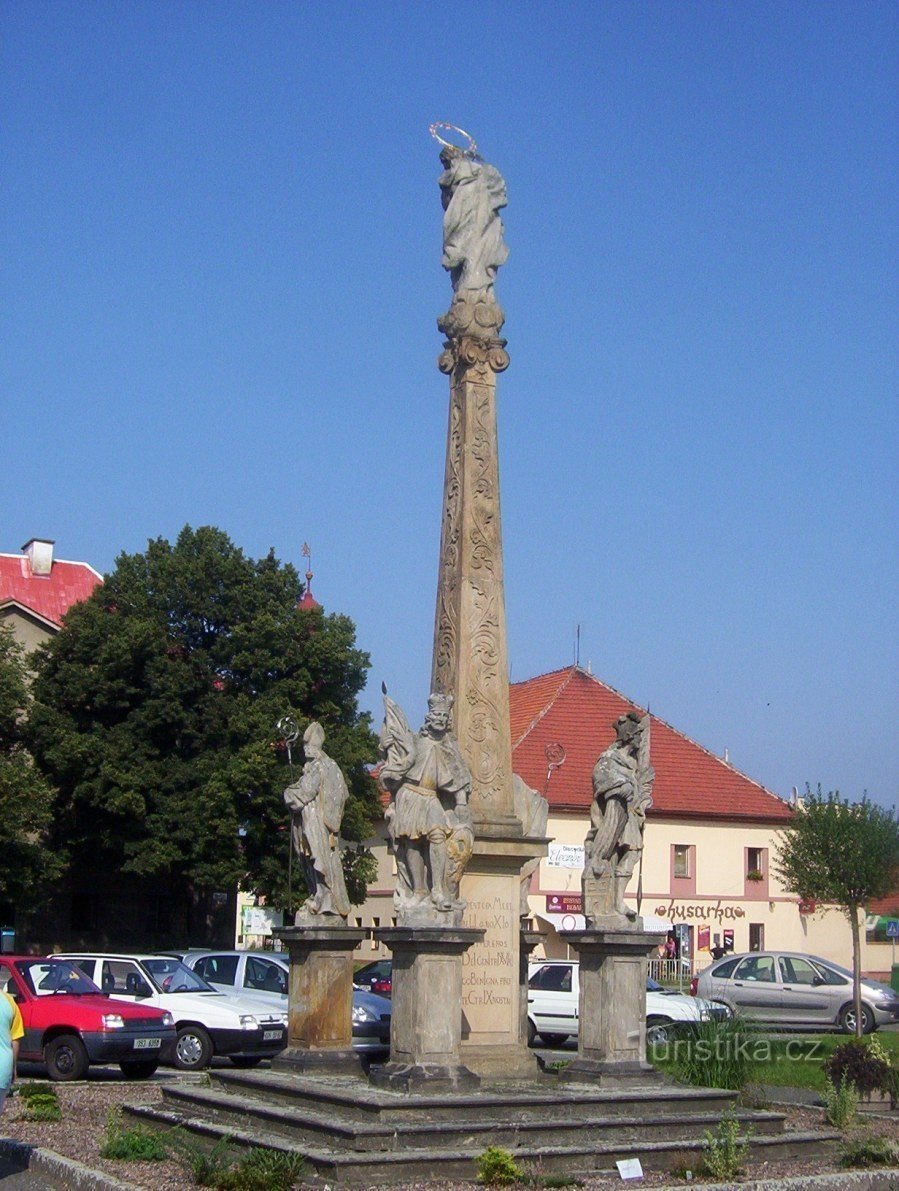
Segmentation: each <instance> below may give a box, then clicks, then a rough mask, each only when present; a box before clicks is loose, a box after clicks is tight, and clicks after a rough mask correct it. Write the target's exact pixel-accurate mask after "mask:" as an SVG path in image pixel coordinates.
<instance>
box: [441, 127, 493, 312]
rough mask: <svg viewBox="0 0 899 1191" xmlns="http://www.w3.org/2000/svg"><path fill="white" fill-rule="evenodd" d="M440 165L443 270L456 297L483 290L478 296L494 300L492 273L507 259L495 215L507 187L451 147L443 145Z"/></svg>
mask: <svg viewBox="0 0 899 1191" xmlns="http://www.w3.org/2000/svg"><path fill="white" fill-rule="evenodd" d="M440 161H441V163H442V165H443V167H444V172H443V173H442V174H441V175H440V179H439V181H440V191H441V200H442V202H443V212H444V214H443V267H444V269H448V270H449V273H450V277H451V278H452V282H453V290H454V291H455V292H456V293H458V294H463V293H467V292H469V291H482V292H481V293H480V294H479V296H480V297H481V298H486V299H492V295H493V283H494V281H495V280H496V270H497V269H498V268H499V267H500V265H503V264H505V262H506V260H507V259H508V257H509V249H508V248H507V247H506V245H505V242H504V241H503V223H502V220H501V219H500V217H499V212H500V211H501V210H502V208H503V207H505V206H506V201H507V200H506V183H505V181H504V180H503V176H502V174H501V173H500V172H499V170H498V169H496V167H495V166H492V165H488V164H487V162H486V161H484V160H482V158H480V157H478V156H477V155H476V154H472V153H468V152H464V151H463V150H462V149H458V148H456V147H455V146H454V145H445V146H444V148H443V149H442V151H441V153H440ZM483 291H486V292H483Z"/></svg>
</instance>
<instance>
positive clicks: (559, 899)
mask: <svg viewBox="0 0 899 1191" xmlns="http://www.w3.org/2000/svg"><path fill="white" fill-rule="evenodd" d="M546 912H547V914H580V912H581V895H580V894H579V893H548V894H547V895H546Z"/></svg>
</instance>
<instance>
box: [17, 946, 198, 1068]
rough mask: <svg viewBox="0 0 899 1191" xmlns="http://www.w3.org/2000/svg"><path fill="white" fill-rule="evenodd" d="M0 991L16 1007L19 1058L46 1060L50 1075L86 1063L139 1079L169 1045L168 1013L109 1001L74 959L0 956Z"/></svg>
mask: <svg viewBox="0 0 899 1191" xmlns="http://www.w3.org/2000/svg"><path fill="white" fill-rule="evenodd" d="M0 991H5V992H8V993H9V995H10V996H11V997H12V999H13V1000H14V1001H15V1002H16V1004H17V1005H18V1006H19V1010H20V1012H21V1014H22V1024H23V1025H24V1027H25V1037H24V1038H23V1039H22V1042H21V1044H20V1047H19V1058H20V1059H22V1060H25V1061H28V1062H36V1063H45V1064H46V1066H47V1071H48V1073H49V1076H50V1078H51V1079H83V1078H84V1075H85V1074H86V1072H87V1069H88V1067H89V1066H90V1065H91V1064H93V1063H97V1064H99V1063H118V1065H119V1066H120V1067H121V1069H122V1074H123V1075H125V1076H126V1077H127V1078H129V1079H146V1078H147V1077H148V1076H150V1075H152V1074H153V1072H154V1071H155V1070H156V1068H157V1067H158V1066H159V1063H160V1060H162V1059H170V1058H171V1056H172V1054H173V1053H174V1049H175V1037H176V1031H175V1024H174V1022H173V1020H172V1015H171V1014H170V1013H166V1012H164V1011H163V1010H161V1009H151V1008H150V1007H149V1006H143V1005H140V1004H129V1003H127V1002H124V1001H113V1000H112V999H111V998H110V997H105V996H104V995H103V993H102V992H101V991H100V989H99V988H97V986H96V984H94V982H93V980H89V979H88V978H87V976H85V974H84V973H83V972H81V971H79V969H78V968H76V967H75V965H74V964H71V963H69V962H68V961H66V960H60V959H36V958H35V957H34V956H31V955H2V956H0Z"/></svg>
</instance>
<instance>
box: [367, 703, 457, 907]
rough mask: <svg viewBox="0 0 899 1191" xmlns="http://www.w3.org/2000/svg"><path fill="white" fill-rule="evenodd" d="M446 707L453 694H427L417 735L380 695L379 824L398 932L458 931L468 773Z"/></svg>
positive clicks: (399, 711)
mask: <svg viewBox="0 0 899 1191" xmlns="http://www.w3.org/2000/svg"><path fill="white" fill-rule="evenodd" d="M452 708H453V697H452V695H441V694H432V695H431V696H430V698H429V699H428V713H427V715H426V716H425V722H424V725H423V727H422V729H421V731H420V732H419V734H418V735H417V736H416V735H414V734H413V732H412V730H411V728H410V727H409V724H408V721H407V720H406V717H405V715H404V714H403V712H402V710H401V708H399V707H398V706H397V705H396V703H394V701H393V700H392V699H390V698H388V696H387V692H386V690H384V723H383V725H382V727H381V736H380V749H379V751H380V755H381V759H382V765H381V768H380V770H379V772H378V782H379V783H380V785H381V787H382V789H384V790H385V791H387V792H388V793H389V794H390V796H391V800H390V805H389V806H388V808H387V811H386V815H385V817H386V819H387V832H388V835H389V837H390V841H391V843H392V845H393V850H394V854H395V856H396V870H397V878H396V892H395V894H394V906H395V907H396V912H397V925H398V926H461V925H462V911H463V910H464V908H465V903H464V902H463V901H461V900H460V898H459V882H460V881H461V879H462V873H463V872H464V870H465V866H466V865H467V863H468V860H469V857H470V856H471V848H472V844H473V842H474V835H473V832H472V829H471V812H470V811H469V809H468V794H469V791H470V789H471V773H470V772H469V769H468V766H467V765H466V764H465V761H464V759H463V757H462V753H461V751H460V749H459V742H458V741H457V740H456V738H455V736H454V735H453V733H452V729H451V717H452Z"/></svg>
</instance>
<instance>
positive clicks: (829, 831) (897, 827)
mask: <svg viewBox="0 0 899 1191" xmlns="http://www.w3.org/2000/svg"><path fill="white" fill-rule="evenodd" d="M774 868H775V872H776V873H777V875H778V876H779V877H780V879H781V880H782V881H783V883H784V885H785V886H786V888H787V889H788V890H789V891H790V892H791V893H795V894H797V895H798V896H799V897H801V898H805V899H809V900H814V901H820V902H831V903H833V904H835V905H838V906H840V907H842V909H843V911H844V912H845V914H846V916H847V918H848V919H849V926H850V929H851V931H852V972H853V996H854V1002H855V1032H856V1034H857V1035H859V1036H860V1035H861V1033H862V1016H861V935H860V928H859V920H860V916H861V915H862V913H863V912H864V911H865V910H866V909H867V907H868V905H869V903H870V902H871V901H873V900H874V899H875V898H880V897H886V895H887V894H888V893H890V892H891V891H892V890H894V889H895V888H896V882H897V879H899V823H897V821H896V815H895V812H894V811H892V810H884V808H883V807H879V806H877V805H876V804H875V803H873V802H871V801H870V800H869V799H868V798H867V796H866V797H864V798H862V800H861V802H850V801H849V800H848V799H844V798H841V797H840V794H839V791H832V792H830V793H829V794H826V795H825V794H822V792H821V787H820V786H819V787H818V791H817V793H816V794H813V793H812V792H811V790H810V789H808V788H807V792H806V797H805V798H804V799H803V801H802V802H801V803H800V805H799V806H798V807H797V809H796V813H795V815H794V816H793V819H792V821H791V823H790V826H789V827H788V828H786V829H785V830H784V831H783V832H782V833H781V838H780V840H779V842H778V849H777V854H776V856H775V862H774Z"/></svg>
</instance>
